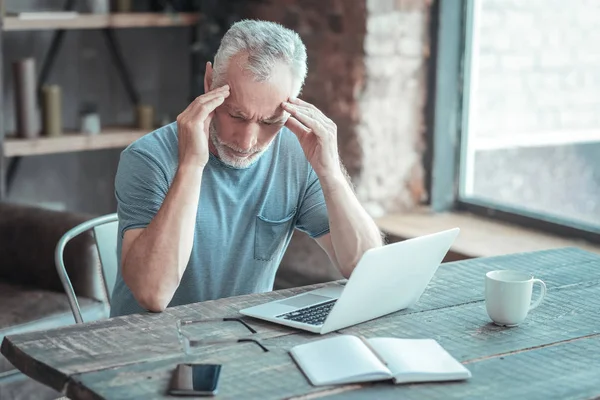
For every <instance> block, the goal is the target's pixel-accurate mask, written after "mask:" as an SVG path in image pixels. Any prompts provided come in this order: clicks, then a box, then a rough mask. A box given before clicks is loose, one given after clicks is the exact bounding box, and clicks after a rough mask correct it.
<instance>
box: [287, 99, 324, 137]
mask: <svg viewBox="0 0 600 400" xmlns="http://www.w3.org/2000/svg"><path fill="white" fill-rule="evenodd" d="M283 107H284V109H285V110H286V111H287V112H289V113H290V114H291V115H292V116H293V117H294V118H296V119H297V120H298V121H300V122H301V123H302V124H303V125H304V126H305V127H307V128H309V129H310V130H311V131H312V132H314V133H315V134H316V135H319V128H322V126H323V125H322V123H321V121H319V120H318V119H315V118H313V117H312V116H311V115H309V114H307V112H306V110H300V109H299V108H298V107H296V106H293V105H288V104H286V103H283Z"/></svg>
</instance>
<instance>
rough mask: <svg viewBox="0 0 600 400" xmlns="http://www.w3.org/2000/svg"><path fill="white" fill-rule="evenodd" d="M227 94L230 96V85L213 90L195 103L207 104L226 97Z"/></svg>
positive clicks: (198, 98)
mask: <svg viewBox="0 0 600 400" xmlns="http://www.w3.org/2000/svg"><path fill="white" fill-rule="evenodd" d="M225 94H227V95H229V85H224V86H221V87H219V88H217V89H214V90H211V91H210V92H208V93H205V94H203V95H201V96H198V97H196V100H195V102H197V103H199V104H205V103H207V102H209V101H211V100H213V99H214V98H216V97H219V96H224V95H225Z"/></svg>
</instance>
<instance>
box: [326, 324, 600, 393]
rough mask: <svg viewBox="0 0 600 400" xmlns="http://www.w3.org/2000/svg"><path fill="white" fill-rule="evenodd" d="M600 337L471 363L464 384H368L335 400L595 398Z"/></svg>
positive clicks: (599, 378)
mask: <svg viewBox="0 0 600 400" xmlns="http://www.w3.org/2000/svg"><path fill="white" fill-rule="evenodd" d="M599 352H600V336H598V335H597V336H594V337H592V338H585V339H580V340H575V341H571V342H568V343H564V344H558V345H555V346H549V347H544V348H540V349H533V350H530V351H526V352H520V353H516V354H513V355H507V356H503V357H495V358H491V359H488V360H484V361H479V362H476V363H473V364H468V365H467V368H469V370H471V373H472V374H473V377H472V378H471V379H470V380H468V381H465V382H456V383H441V384H440V383H426V384H409V385H393V384H392V383H390V382H386V383H378V384H373V385H368V386H365V387H363V388H361V390H348V391H343V392H341V393H337V394H335V395H331V396H326V398H327V399H328V400H329V399H331V400H333V399H344V400H346V399H348V400H354V399H363V398H371V399H381V400H386V399H400V398H401V399H407V400H410V399H464V400H468V399H486V400H493V399H528V400H529V399H531V400H535V399H543V400H547V399H561V400H562V399H572V400H575V399H594V398H598V397H600V359H598V358H597V357H594V356H593V354H598V353H599Z"/></svg>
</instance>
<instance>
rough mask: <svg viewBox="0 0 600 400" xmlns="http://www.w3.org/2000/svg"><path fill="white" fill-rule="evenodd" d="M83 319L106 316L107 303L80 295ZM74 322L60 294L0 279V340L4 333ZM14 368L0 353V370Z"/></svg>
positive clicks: (35, 329) (90, 319)
mask: <svg viewBox="0 0 600 400" xmlns="http://www.w3.org/2000/svg"><path fill="white" fill-rule="evenodd" d="M78 300H79V305H80V307H81V312H82V314H83V315H84V320H85V321H93V320H97V319H102V318H107V317H108V315H109V310H108V307H107V305H106V303H103V302H100V301H96V300H92V299H88V298H85V297H82V296H79V298H78ZM74 323H75V320H74V319H73V314H72V312H71V308H70V307H69V301H68V299H67V296H66V295H65V294H63V293H59V292H52V291H47V290H40V289H35V288H28V287H25V286H18V285H13V284H8V283H3V282H0V342H1V341H2V339H4V336H7V335H14V334H17V333H23V332H30V331H37V330H46V329H52V328H56V327H60V326H66V325H72V324H74ZM13 368H14V367H13V366H12V365H11V364H10V363H9V362H8V361H7V360H6V359H5V358H4V357H3V356H0V373H2V372H5V371H8V370H12V369H13Z"/></svg>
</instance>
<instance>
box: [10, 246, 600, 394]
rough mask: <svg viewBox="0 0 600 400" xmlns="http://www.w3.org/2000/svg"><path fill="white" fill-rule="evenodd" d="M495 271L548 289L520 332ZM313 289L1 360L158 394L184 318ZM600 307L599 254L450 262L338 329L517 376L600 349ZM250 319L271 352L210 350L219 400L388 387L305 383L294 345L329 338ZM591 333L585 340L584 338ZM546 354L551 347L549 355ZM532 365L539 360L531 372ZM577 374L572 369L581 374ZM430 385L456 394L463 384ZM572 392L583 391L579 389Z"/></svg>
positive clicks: (84, 332) (156, 320)
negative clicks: (491, 286) (410, 297)
mask: <svg viewBox="0 0 600 400" xmlns="http://www.w3.org/2000/svg"><path fill="white" fill-rule="evenodd" d="M495 269H517V270H522V271H528V272H530V273H532V274H533V275H535V276H536V277H539V278H541V279H543V280H544V281H545V282H546V283H547V285H548V294H547V297H546V300H545V301H544V302H543V303H542V305H541V306H540V307H539V308H538V309H536V310H534V311H533V312H532V313H531V314H530V315H529V317H528V318H527V320H526V321H525V322H524V323H523V324H522V325H521V326H519V327H517V328H502V327H498V326H495V325H492V324H491V323H490V321H489V318H488V317H487V314H486V312H485V304H484V301H483V299H484V294H483V288H484V277H485V273H486V272H487V271H490V270H495ZM338 283H339V282H338ZM318 286H321V285H314V286H309V287H304V288H296V289H291V290H284V291H280V292H271V293H266V294H258V295H249V296H240V297H235V298H229V299H221V300H217V301H211V302H205V303H197V304H191V305H186V306H182V307H175V308H172V309H168V310H167V311H165V312H164V313H161V314H150V313H147V314H139V315H131V316H126V317H121V318H114V319H110V320H105V321H98V322H94V323H90V324H84V325H78V326H70V327H65V328H60V329H56V330H51V331H46V332H37V333H28V334H22V335H15V336H9V337H7V338H5V340H4V342H3V343H2V353H3V354H4V355H5V356H6V357H7V358H8V359H9V360H10V361H11V362H12V363H13V364H14V365H15V366H17V367H18V368H19V369H21V370H22V371H24V372H25V373H26V374H27V375H29V376H31V377H33V378H34V379H36V380H38V381H40V382H43V383H45V384H47V385H49V386H51V387H53V388H55V389H57V390H64V391H66V392H67V393H68V394H69V396H70V397H71V398H86V399H87V398H111V399H112V398H162V397H163V396H165V390H166V387H167V384H168V379H169V377H170V373H171V371H172V370H173V368H174V367H175V365H176V364H177V363H178V362H181V361H182V360H189V358H186V357H185V356H184V354H183V352H182V351H181V348H180V346H179V342H178V337H177V333H176V329H175V322H176V320H177V319H179V318H195V319H198V318H214V317H226V316H229V317H231V316H239V314H238V310H239V309H241V308H244V307H248V306H251V305H255V304H259V303H262V302H265V301H269V300H273V299H278V298H282V297H285V296H289V295H292V294H296V293H300V292H303V291H306V290H310V289H313V288H315V287H318ZM599 308H600V257H598V256H597V255H594V254H592V253H587V252H585V251H581V250H578V249H560V250H551V251H544V252H536V253H526V254H518V255H510V256H501V257H495V258H488V259H476V260H468V261H460V262H455V263H449V264H445V265H443V266H441V267H440V269H439V270H438V272H437V273H436V276H435V277H434V279H433V281H432V282H431V284H430V285H429V287H428V289H427V291H426V292H425V294H424V295H423V297H422V298H421V301H420V302H419V303H418V304H417V305H416V306H415V307H412V308H411V309H407V310H403V311H400V312H397V313H394V314H391V315H389V316H386V317H383V318H380V319H378V320H375V321H370V322H366V323H363V324H360V325H357V326H354V327H350V328H347V329H343V330H341V331H340V332H341V333H351V334H361V335H365V336H367V337H373V336H388V337H430V338H435V339H437V340H438V341H439V342H440V343H441V344H442V345H443V346H444V347H445V348H446V349H447V350H448V351H449V352H450V353H451V354H453V355H454V356H455V357H456V358H457V359H459V360H461V361H463V362H466V363H469V362H470V364H469V368H471V366H473V368H479V365H491V366H492V367H489V368H492V370H493V368H497V367H496V365H497V363H499V361H494V360H501V359H502V360H516V361H514V363H515V365H516V366H515V369H514V371H516V370H518V368H521V367H522V366H521V364H523V365H527V360H528V358H527V357H528V354H530V353H531V354H534V353H533V352H535V354H543V355H545V354H554V353H552V352H558V353H556V354H562V353H561V352H562V351H563V350H558V349H562V348H563V347H564V348H576V347H572V346H576V345H575V344H574V343H575V342H578V341H585V343H591V345H590V346H592V345H593V346H596V345H597V342H596V341H594V340H595V339H594V340H592V339H593V338H594V335H597V334H598V332H599V329H598V327H599V326H600V313H598V312H597V310H598V309H599ZM245 320H246V321H247V322H249V323H250V324H251V325H252V326H253V327H254V328H255V329H256V330H257V331H258V332H259V335H260V336H261V337H263V338H265V343H267V344H269V345H270V346H271V347H272V351H270V352H269V353H264V354H262V353H261V352H260V350H259V349H258V348H256V346H254V345H250V344H245V345H242V344H237V345H234V346H221V345H212V346H208V347H207V348H205V349H204V348H203V349H202V351H201V354H200V357H201V358H200V359H201V360H202V361H205V362H211V361H212V362H219V363H222V364H223V365H224V374H223V381H222V387H221V396H222V397H224V398H232V397H260V398H281V397H293V396H303V395H307V396H309V397H318V396H323V395H329V394H332V393H339V395H340V396H345V395H347V394H352V396H359V395H360V396H365V397H366V398H374V397H373V396H374V395H375V397H379V392H378V391H379V390H383V389H380V387H382V386H381V385H366V387H365V388H363V389H361V390H360V391H358V392H356V393H355V392H354V390H355V389H357V388H360V387H361V386H360V385H359V386H357V385H350V386H346V387H336V388H329V391H326V390H327V388H314V387H312V386H310V384H309V383H308V381H307V380H306V378H305V377H304V376H303V375H302V374H301V372H300V371H299V370H298V368H297V367H296V366H295V364H294V363H293V361H292V360H291V358H290V357H289V355H288V353H287V350H289V349H290V348H291V347H292V346H293V345H296V344H299V343H303V342H306V341H308V340H316V339H320V338H322V337H321V336H318V335H313V334H308V333H300V332H298V331H296V330H293V329H290V328H286V327H283V326H280V325H276V324H270V323H267V322H262V321H258V320H255V319H245ZM333 334H336V333H333ZM584 337H587V339H578V338H584ZM556 343H558V344H556ZM555 344H556V345H555ZM569 346H570V347H569ZM593 346H592V349H595V347H593ZM550 348H556V349H555V350H548V349H550ZM564 351H566V350H564ZM257 352H258V353H257ZM549 352H550V353H549ZM582 354H583V355H584V357H583V358H582V361H581V364H582V365H585V364H590V363H592V366H594V367H595V364H593V360H592V353H591V352H590V354H589V355H587V358H586V357H585V355H586V354H585V353H582ZM532 357H533V356H532ZM535 357H537V356H535ZM512 362H513V361H509V362H505V363H504V364H499V365H501V366H504V365H507V366H508V367H505V371H504V372H505V375H506V379H514V380H517V381H519V382H520V383H522V384H524V383H523V382H522V380H523V377H524V376H526V375H519V374H515V373H514V372H513V368H512ZM519 363H520V364H519ZM534 365H537V363H532V364H530V367H531V368H533V366H534ZM486 368H488V367H486ZM225 371H227V372H225ZM482 371H484V372H481V373H480V374H481V376H480V377H478V378H479V379H477V380H475V379H473V380H472V381H470V382H469V383H468V385H470V386H469V388H471V386H473V385H475V386H473V387H474V388H475V389H473V390H475V391H474V392H472V393H479V394H480V395H481V393H483V392H481V390H484V389H482V388H481V386H482V385H483V387H486V385H488V386H490V385H491V383H489V382H487V383H486V380H485V379H484V377H485V376H486V375H484V374H485V373H486V372H485V371H487V370H482ZM570 372H572V373H573V374H575V371H570ZM540 373H541V372H540ZM490 376H491V375H490ZM505 382H506V380H505ZM505 384H506V383H505ZM413 386H414V385H413ZM416 386H417V387H419V388H425V389H423V390H425V391H424V392H423V394H422V395H421V389H419V394H418V395H415V396H416V397H419V396H421V397H427V396H428V393H429V392H428V391H427V390H430V389H427V388H428V387H429V386H431V385H416ZM410 387H411V388H412V386H410ZM433 387H434V388H436V387H442V389H443V388H448V390H454V389H453V388H455V387H458V386H455V384H449V385H443V386H439V385H434V386H433ZM490 387H493V385H491V386H490ZM586 387H587V386H586ZM471 389H472V388H471ZM471 389H470V390H471ZM373 390H377V392H373ZM387 390H394V391H395V390H403V389H401V388H399V387H393V388H391V389H385V390H383V391H382V396H388V394H387V392H386V391H387ZM431 390H433V389H431ZM436 390H438V389H436ZM440 390H441V389H440ZM456 390H458V391H457V392H456V393H458V394H456V397H460V394H461V393H462V394H464V395H466V396H467V397H468V396H469V393H471V392H468V393H467V392H461V390H462V389H456ZM573 390H574V391H575V392H574V393H579V392H577V389H576V388H573ZM478 391H480V392H478ZM444 393H445V392H444ZM452 393H454V392H452ZM527 393H528V392H527ZM581 393H584V394H585V393H588V392H586V391H582V392H581ZM398 395H402V393H400V392H398ZM389 396H390V397H391V396H393V394H391V395H389ZM452 396H454V395H452ZM443 397H445V395H444V396H443Z"/></svg>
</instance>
